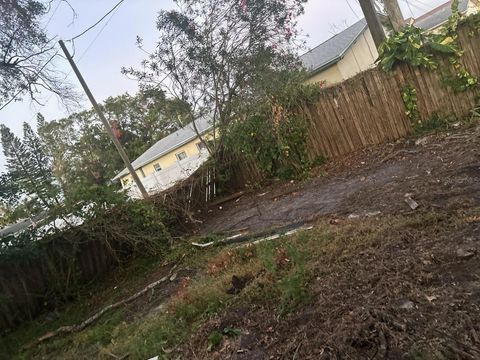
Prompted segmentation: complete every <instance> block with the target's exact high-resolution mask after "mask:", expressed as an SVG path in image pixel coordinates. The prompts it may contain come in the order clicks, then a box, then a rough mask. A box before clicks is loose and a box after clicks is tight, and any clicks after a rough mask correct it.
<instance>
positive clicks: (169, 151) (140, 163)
mask: <svg viewBox="0 0 480 360" xmlns="http://www.w3.org/2000/svg"><path fill="white" fill-rule="evenodd" d="M195 127H196V129H195ZM211 131H212V126H211V124H210V122H209V120H208V119H206V118H201V119H198V120H195V126H194V123H190V124H188V125H186V126H185V127H183V128H181V129H180V130H177V131H175V132H174V133H172V134H170V135H168V136H166V137H164V138H163V139H161V140H159V141H158V142H157V143H155V144H154V145H153V146H152V147H150V148H149V149H148V150H147V151H145V152H144V153H143V154H142V155H140V156H139V157H138V159H136V160H135V161H133V162H132V166H133V168H134V169H135V171H136V172H137V174H138V176H139V178H140V180H141V181H142V183H143V184H144V186H145V188H146V189H147V191H149V192H155V191H156V190H164V189H166V188H168V187H169V186H171V185H173V184H174V183H175V182H176V181H178V180H181V179H183V178H186V177H188V176H189V175H191V173H192V172H193V171H194V170H195V169H196V168H198V166H200V165H201V163H203V162H204V161H205V160H206V159H207V158H208V152H207V150H206V146H205V144H204V143H203V142H202V141H201V140H200V137H199V136H198V134H200V136H202V139H204V140H205V139H208V138H209V137H210V135H209V133H210V132H211ZM192 170H193V171H192ZM112 180H113V181H117V180H120V182H121V184H122V188H124V189H130V188H131V187H132V186H134V184H133V179H132V177H131V175H130V174H129V172H128V170H127V169H124V170H122V171H121V172H120V173H119V174H118V175H117V176H115V177H114V178H113V179H112Z"/></svg>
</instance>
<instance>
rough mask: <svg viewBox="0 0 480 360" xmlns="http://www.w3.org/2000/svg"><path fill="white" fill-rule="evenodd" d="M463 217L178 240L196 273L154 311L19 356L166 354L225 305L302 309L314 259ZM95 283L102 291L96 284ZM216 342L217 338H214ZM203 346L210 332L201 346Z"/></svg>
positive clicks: (314, 272)
mask: <svg viewBox="0 0 480 360" xmlns="http://www.w3.org/2000/svg"><path fill="white" fill-rule="evenodd" d="M474 210H475V211H478V209H473V210H472V211H473V213H475V211H474ZM462 218H465V214H457V215H451V214H449V215H447V214H442V213H428V212H425V213H423V212H418V213H416V214H414V215H411V216H386V217H384V218H382V219H381V220H376V219H362V220H361V221H351V222H346V223H344V224H342V225H341V226H337V225H330V224H329V223H328V222H327V221H323V222H319V223H318V224H317V226H316V227H315V228H314V229H313V230H312V231H306V232H301V233H299V234H296V235H294V236H291V237H288V238H285V237H284V238H281V239H278V240H275V241H271V242H263V243H260V244H258V245H256V246H251V247H242V248H237V249H234V248H229V247H226V248H218V247H217V248H212V249H207V250H205V249H204V250H198V249H193V247H191V246H190V245H189V244H188V242H183V243H180V244H179V247H178V248H177V249H176V250H175V251H174V253H175V255H172V260H174V259H176V260H177V261H178V259H182V264H181V266H183V267H192V266H195V267H197V268H198V269H199V272H198V275H197V276H196V277H195V278H193V279H192V280H191V281H190V282H189V283H188V286H187V287H185V289H184V291H180V292H179V293H177V294H176V295H174V296H173V297H172V298H170V299H169V300H168V302H167V303H166V304H165V306H164V307H163V308H162V311H160V312H159V313H158V314H156V315H155V316H149V317H140V318H138V317H135V316H133V317H132V316H128V315H129V312H128V309H127V308H126V309H118V310H117V311H112V312H111V313H108V314H107V315H106V316H105V317H103V318H101V320H100V321H98V322H97V323H95V324H93V325H92V326H90V327H88V328H87V329H85V330H84V331H82V332H79V333H76V334H72V335H70V336H65V337H59V338H56V339H54V340H52V341H50V342H46V343H45V344H42V345H40V346H39V347H37V348H35V349H34V350H33V351H28V352H23V353H21V354H20V355H19V356H17V358H19V359H22V358H24V359H32V358H42V357H43V358H49V359H50V358H52V359H55V358H75V359H82V358H97V357H100V358H111V355H108V354H114V355H115V356H123V355H126V354H128V355H129V359H146V358H150V357H153V356H156V355H159V356H160V358H162V357H163V358H166V357H168V353H169V349H172V348H174V347H175V346H178V345H179V344H181V343H182V342H184V341H185V339H187V338H188V336H189V335H190V334H192V333H194V332H196V331H197V330H198V329H200V328H201V327H202V325H203V324H205V322H207V321H208V320H209V319H211V318H212V316H214V315H217V314H221V313H222V312H223V311H226V310H228V309H230V308H236V307H242V306H248V307H263V308H265V309H268V310H269V311H271V312H275V313H277V315H278V316H286V315H287V314H288V313H290V312H292V311H296V310H298V309H300V308H301V307H302V306H304V305H305V304H308V303H309V301H310V300H311V299H312V296H313V295H312V293H311V291H310V290H311V283H312V280H313V279H315V278H318V277H322V276H326V275H327V272H328V267H325V266H319V264H329V263H330V264H335V263H337V262H339V261H342V259H343V258H345V257H351V256H355V254H356V253H358V252H359V251H362V250H364V249H365V248H368V247H376V246H380V245H381V244H382V243H383V242H384V241H386V239H388V238H389V237H391V236H396V234H399V233H403V232H405V231H415V232H420V233H423V232H424V233H425V234H430V235H432V234H436V233H437V232H438V233H441V232H442V231H445V229H448V228H455V227H456V226H458V224H459V223H460V222H461V221H462V220H461V219H462ZM156 267H158V263H156V262H155V261H152V262H150V261H145V262H142V261H139V262H137V263H135V264H134V265H132V267H131V271H128V269H126V270H124V271H126V273H122V275H120V274H117V275H115V276H116V277H118V279H119V281H120V280H121V281H122V284H123V285H122V287H124V288H125V289H131V288H133V287H134V286H135V285H138V282H139V281H140V280H142V281H143V282H145V281H146V279H145V278H147V277H148V276H149V273H151V272H152V271H154V270H155V268H156ZM233 275H236V276H238V277H245V276H250V277H251V278H252V281H251V282H250V283H248V284H247V286H246V287H245V288H244V289H243V290H242V291H241V292H240V293H239V294H237V295H230V294H228V293H227V290H228V289H229V288H230V287H231V280H232V276H233ZM104 284H105V283H104ZM107 284H108V282H107ZM98 289H99V291H100V287H98ZM125 291H126V290H125ZM117 297H118V295H117V294H115V293H112V286H109V287H108V289H106V290H104V293H100V294H98V295H97V299H101V301H100V302H101V304H102V306H103V305H105V304H107V303H110V302H111V301H110V300H112V298H117ZM89 303H90V304H92V303H95V306H96V307H97V310H98V309H99V308H101V307H102V306H99V300H97V301H92V300H91V299H90V300H87V298H85V299H84V301H82V302H80V303H77V304H73V305H71V306H70V307H67V308H66V309H65V310H64V311H63V312H62V313H61V315H60V318H59V319H58V320H56V321H54V322H52V323H49V324H43V325H42V320H41V319H39V320H37V321H35V322H32V323H30V324H25V325H24V326H22V327H21V328H19V329H18V330H17V331H15V332H13V333H12V334H10V335H9V336H8V337H7V338H6V343H10V344H12V345H11V346H10V348H9V351H8V352H7V354H13V353H15V352H16V351H18V348H19V347H20V346H21V345H22V344H25V343H28V342H29V341H31V340H32V339H35V338H36V337H38V336H39V335H41V334H43V333H44V332H45V331H49V330H52V329H54V328H56V327H58V326H59V325H71V324H72V323H78V322H80V321H81V320H84V319H85V318H86V317H87V314H90V313H91V311H92V305H88V304H89ZM130 315H131V314H130ZM216 331H217V332H220V333H221V335H222V337H224V336H229V335H228V334H224V333H222V332H223V331H224V329H216ZM218 340H219V337H218V336H217V337H216V339H215V341H214V343H215V344H216V343H217V342H218ZM215 344H213V345H212V349H213V348H214V347H215V346H217V345H215ZM214 345H215V346H214ZM208 346H209V343H208V336H207V338H206V339H205V349H207V347H208ZM10 358H12V357H10Z"/></svg>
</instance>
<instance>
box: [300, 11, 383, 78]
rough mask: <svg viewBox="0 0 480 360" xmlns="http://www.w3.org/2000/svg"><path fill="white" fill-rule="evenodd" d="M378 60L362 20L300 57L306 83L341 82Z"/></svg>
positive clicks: (371, 65) (368, 31)
mask: <svg viewBox="0 0 480 360" xmlns="http://www.w3.org/2000/svg"><path fill="white" fill-rule="evenodd" d="M377 58H378V52H377V48H376V46H375V43H374V42H373V38H372V35H371V33H370V30H369V29H368V27H367V22H366V21H365V19H362V20H360V21H358V22H356V23H355V24H353V25H352V26H350V27H349V28H347V29H345V30H344V31H342V32H340V33H338V34H337V35H335V36H334V37H332V38H330V39H328V40H327V41H325V42H324V43H322V44H320V45H318V46H316V47H315V48H313V49H312V50H310V51H308V52H307V53H305V54H303V55H302V56H300V60H301V62H302V64H303V66H304V67H305V68H306V69H307V70H308V71H309V72H310V78H309V79H308V81H307V82H309V83H315V82H325V85H327V86H328V85H332V84H335V83H338V82H342V81H343V80H346V79H348V78H350V77H352V76H354V75H356V74H358V73H359V72H362V71H364V70H367V69H369V68H371V67H373V66H374V63H375V60H376V59H377Z"/></svg>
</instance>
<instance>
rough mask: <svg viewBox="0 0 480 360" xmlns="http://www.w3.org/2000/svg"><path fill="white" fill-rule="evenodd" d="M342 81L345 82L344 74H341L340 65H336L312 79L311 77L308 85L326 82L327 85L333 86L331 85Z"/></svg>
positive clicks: (313, 76)
mask: <svg viewBox="0 0 480 360" xmlns="http://www.w3.org/2000/svg"><path fill="white" fill-rule="evenodd" d="M342 80H343V76H342V73H341V71H340V69H339V68H338V65H337V64H335V65H332V66H330V67H329V68H327V69H325V70H322V71H320V72H318V73H316V74H314V75H312V77H310V78H309V79H308V80H307V83H308V84H314V83H318V82H322V81H325V84H326V85H331V84H335V83H338V82H340V81H342Z"/></svg>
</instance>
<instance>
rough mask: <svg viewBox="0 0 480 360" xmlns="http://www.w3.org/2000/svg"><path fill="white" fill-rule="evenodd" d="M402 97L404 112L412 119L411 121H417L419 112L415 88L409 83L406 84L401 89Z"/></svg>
mask: <svg viewBox="0 0 480 360" xmlns="http://www.w3.org/2000/svg"><path fill="white" fill-rule="evenodd" d="M402 99H403V103H404V104H405V108H406V109H407V110H406V111H405V114H406V115H407V116H408V118H409V119H410V120H411V121H412V123H416V122H419V121H420V113H419V111H418V98H417V90H416V89H415V88H414V87H413V86H411V85H406V86H405V87H404V88H403V90H402Z"/></svg>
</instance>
